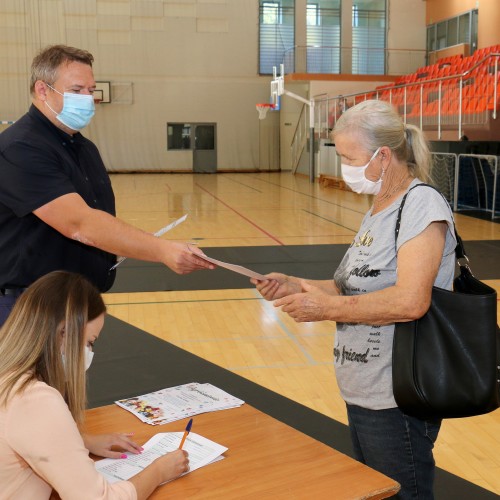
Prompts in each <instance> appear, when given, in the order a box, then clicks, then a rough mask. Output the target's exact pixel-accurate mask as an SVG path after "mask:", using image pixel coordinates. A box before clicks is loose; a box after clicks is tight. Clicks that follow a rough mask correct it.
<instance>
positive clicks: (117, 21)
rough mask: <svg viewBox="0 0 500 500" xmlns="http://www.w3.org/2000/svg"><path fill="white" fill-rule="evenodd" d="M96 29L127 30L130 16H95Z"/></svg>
mask: <svg viewBox="0 0 500 500" xmlns="http://www.w3.org/2000/svg"><path fill="white" fill-rule="evenodd" d="M97 29H99V30H104V31H105V30H110V31H115V30H116V31H128V30H130V16H113V15H99V16H97Z"/></svg>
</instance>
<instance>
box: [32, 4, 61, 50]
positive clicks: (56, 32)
mask: <svg viewBox="0 0 500 500" xmlns="http://www.w3.org/2000/svg"><path fill="white" fill-rule="evenodd" d="M38 12H39V16H40V21H39V23H38V29H39V40H38V41H39V44H40V45H39V46H40V47H44V46H46V45H52V44H59V43H67V42H66V27H65V22H64V14H63V4H62V3H61V2H60V1H53V0H40V1H39V2H38Z"/></svg>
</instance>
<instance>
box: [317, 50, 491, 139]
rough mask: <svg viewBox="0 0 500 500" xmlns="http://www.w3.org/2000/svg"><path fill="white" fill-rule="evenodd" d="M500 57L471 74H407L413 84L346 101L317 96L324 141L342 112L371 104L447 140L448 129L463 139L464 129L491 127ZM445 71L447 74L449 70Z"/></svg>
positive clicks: (476, 66) (380, 89) (348, 96)
mask: <svg viewBox="0 0 500 500" xmlns="http://www.w3.org/2000/svg"><path fill="white" fill-rule="evenodd" d="M499 58H500V53H491V54H488V55H487V56H486V57H484V58H482V59H480V60H478V61H477V62H474V64H472V65H471V67H470V68H469V69H467V70H466V71H462V72H460V73H455V74H447V75H443V76H438V77H434V78H428V79H419V78H418V73H416V72H414V73H413V74H412V75H408V78H409V79H410V81H408V82H406V83H402V84H398V85H394V84H390V85H385V86H380V87H377V88H376V89H375V90H371V91H368V92H358V93H352V94H344V95H342V96H339V95H337V96H327V97H326V98H325V97H322V96H321V97H320V96H318V97H317V98H316V97H315V109H316V113H317V117H324V116H327V117H328V119H327V120H324V119H318V120H317V121H318V124H319V130H318V135H319V137H328V134H329V132H330V130H331V129H332V128H333V125H334V124H335V121H336V120H337V118H338V117H339V116H340V114H341V113H342V111H343V108H344V107H345V106H346V105H347V106H348V107H349V106H352V105H353V104H357V103H359V102H361V101H363V100H366V99H381V100H384V101H388V102H391V103H392V104H393V105H394V106H396V107H397V109H398V111H399V112H400V114H401V115H402V116H403V119H404V121H405V123H411V124H414V125H417V126H419V127H420V128H422V129H426V130H435V131H436V133H437V138H438V139H442V135H443V130H445V129H446V130H452V131H456V137H457V139H461V138H462V137H463V132H464V127H467V126H471V125H472V126H477V125H486V124H487V123H488V121H489V119H490V114H491V118H492V119H496V118H497V115H498V107H499V98H500V67H499ZM445 72H446V71H445Z"/></svg>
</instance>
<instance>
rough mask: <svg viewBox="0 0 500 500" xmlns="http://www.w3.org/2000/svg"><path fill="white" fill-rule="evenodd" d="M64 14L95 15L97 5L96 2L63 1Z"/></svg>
mask: <svg viewBox="0 0 500 500" xmlns="http://www.w3.org/2000/svg"><path fill="white" fill-rule="evenodd" d="M63 6H64V13H65V14H66V15H67V14H78V15H82V16H84V15H91V14H92V15H96V14H97V4H96V0H78V1H77V2H75V0H63Z"/></svg>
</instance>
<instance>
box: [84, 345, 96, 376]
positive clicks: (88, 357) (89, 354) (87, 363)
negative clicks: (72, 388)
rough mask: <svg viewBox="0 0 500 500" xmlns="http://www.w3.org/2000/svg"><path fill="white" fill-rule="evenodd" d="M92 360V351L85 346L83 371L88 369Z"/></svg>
mask: <svg viewBox="0 0 500 500" xmlns="http://www.w3.org/2000/svg"><path fill="white" fill-rule="evenodd" d="M93 358H94V351H93V350H92V348H91V347H90V346H88V345H86V346H85V371H87V370H88V369H89V368H90V365H91V364H92V359H93Z"/></svg>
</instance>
